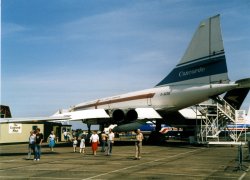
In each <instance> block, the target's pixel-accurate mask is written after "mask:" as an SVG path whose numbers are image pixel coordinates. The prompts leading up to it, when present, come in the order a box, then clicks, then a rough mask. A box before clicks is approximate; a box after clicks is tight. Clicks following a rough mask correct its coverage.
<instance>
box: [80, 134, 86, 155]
mask: <svg viewBox="0 0 250 180" xmlns="http://www.w3.org/2000/svg"><path fill="white" fill-rule="evenodd" d="M80 153H83V154H85V139H84V137H83V136H82V137H81V142H80Z"/></svg>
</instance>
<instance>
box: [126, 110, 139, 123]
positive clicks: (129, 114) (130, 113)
mask: <svg viewBox="0 0 250 180" xmlns="http://www.w3.org/2000/svg"><path fill="white" fill-rule="evenodd" d="M137 118H138V114H137V112H136V111H135V110H134V109H130V110H128V112H127V113H126V117H125V121H126V122H132V121H135V120H137Z"/></svg>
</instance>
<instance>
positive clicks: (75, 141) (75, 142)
mask: <svg viewBox="0 0 250 180" xmlns="http://www.w3.org/2000/svg"><path fill="white" fill-rule="evenodd" d="M76 146H77V140H76V137H74V140H73V150H74V152H76Z"/></svg>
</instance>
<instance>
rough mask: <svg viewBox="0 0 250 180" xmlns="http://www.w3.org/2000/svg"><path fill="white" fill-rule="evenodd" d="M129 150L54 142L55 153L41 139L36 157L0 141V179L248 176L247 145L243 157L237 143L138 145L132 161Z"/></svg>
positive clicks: (244, 178) (23, 146) (127, 145)
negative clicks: (138, 156) (108, 153)
mask: <svg viewBox="0 0 250 180" xmlns="http://www.w3.org/2000/svg"><path fill="white" fill-rule="evenodd" d="M134 150H135V148H134V145H133V144H132V143H125V144H120V143H116V142H115V144H114V146H113V152H112V155H111V156H106V155H105V153H103V152H100V147H99V149H98V152H97V155H96V156H93V155H92V151H91V148H90V146H87V147H86V154H80V153H79V147H78V152H73V147H72V146H71V144H65V143H59V144H57V145H56V147H55V151H54V152H51V151H50V149H49V148H48V145H47V144H44V145H43V147H42V156H41V159H40V161H34V160H33V159H27V144H15V145H1V146H0V179H1V180H5V179H7V180H11V179H15V180H16V179H21V180H22V179H36V180H41V179H53V180H68V179H73V180H81V179H99V180H102V179H137V180H138V179H168V180H171V179H182V180H186V179H188V180H193V179H195V180H196V179H197V180H199V179H213V180H216V179H220V180H221V179H238V180H247V179H250V173H249V169H250V161H249V160H248V148H247V147H243V148H242V152H243V158H242V162H239V158H238V154H239V153H238V152H239V147H238V146H210V147H205V146H192V145H189V144H183V143H170V144H168V143H166V144H165V145H162V146H150V145H143V149H142V158H141V159H140V160H133V159H134V154H135V152H134Z"/></svg>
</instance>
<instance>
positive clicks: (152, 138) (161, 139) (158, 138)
mask: <svg viewBox="0 0 250 180" xmlns="http://www.w3.org/2000/svg"><path fill="white" fill-rule="evenodd" d="M161 124H162V123H161V121H156V127H155V131H152V132H151V134H150V135H149V138H148V140H147V143H149V144H153V145H161V144H163V143H165V142H166V137H165V135H164V134H162V133H160V132H159V131H160V130H161Z"/></svg>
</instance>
